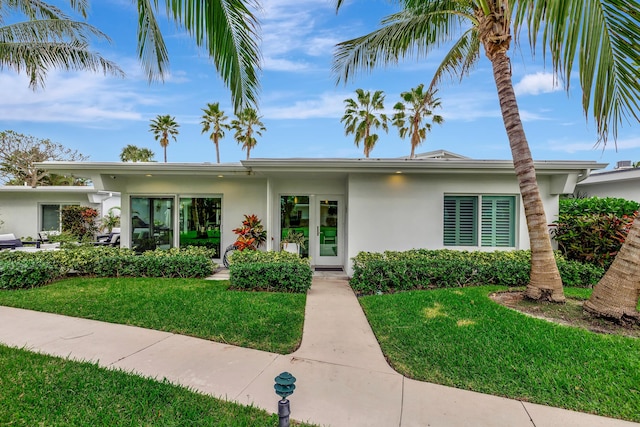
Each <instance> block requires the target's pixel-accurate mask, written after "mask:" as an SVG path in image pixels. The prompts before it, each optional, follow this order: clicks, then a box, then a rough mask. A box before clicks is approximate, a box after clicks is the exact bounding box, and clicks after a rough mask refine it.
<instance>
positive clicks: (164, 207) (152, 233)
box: [131, 197, 174, 252]
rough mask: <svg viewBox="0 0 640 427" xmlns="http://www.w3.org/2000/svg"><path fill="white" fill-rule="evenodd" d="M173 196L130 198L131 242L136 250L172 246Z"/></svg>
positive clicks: (141, 250)
mask: <svg viewBox="0 0 640 427" xmlns="http://www.w3.org/2000/svg"><path fill="white" fill-rule="evenodd" d="M173 228H174V226H173V197H132V198H131V243H132V247H133V248H134V249H135V250H136V251H138V252H144V251H147V250H154V249H156V248H159V249H169V248H171V247H172V246H173Z"/></svg>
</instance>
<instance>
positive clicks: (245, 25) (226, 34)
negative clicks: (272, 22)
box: [132, 0, 260, 111]
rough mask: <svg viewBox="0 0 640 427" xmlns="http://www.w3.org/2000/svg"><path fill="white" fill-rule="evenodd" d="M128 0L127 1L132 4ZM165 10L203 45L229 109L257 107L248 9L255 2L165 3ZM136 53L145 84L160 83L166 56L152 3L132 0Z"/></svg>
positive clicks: (253, 27) (255, 33)
mask: <svg viewBox="0 0 640 427" xmlns="http://www.w3.org/2000/svg"><path fill="white" fill-rule="evenodd" d="M132 1H133V0H132ZM164 3H165V6H166V7H165V12H164V13H166V15H168V16H169V17H170V18H171V19H173V20H174V21H175V22H176V23H177V24H178V25H180V26H181V27H182V28H184V29H185V30H186V31H187V32H188V33H189V35H191V36H192V37H193V38H194V39H195V42H196V44H197V45H198V46H199V47H204V48H205V49H206V50H207V53H208V54H209V57H210V58H211V59H212V60H213V63H214V65H215V67H216V70H217V71H218V74H219V75H220V77H221V78H222V80H223V81H224V83H225V85H227V86H228V87H229V89H230V90H231V98H232V102H233V106H234V109H235V111H240V110H241V109H242V108H244V107H247V106H255V105H257V92H258V88H259V82H258V70H259V68H260V54H259V50H258V43H259V41H260V36H259V29H260V28H259V24H258V21H257V19H256V18H255V16H254V15H253V14H252V12H251V11H250V10H249V9H250V7H251V8H254V9H256V8H258V6H259V4H260V1H259V0H207V1H191V0H165V2H164ZM137 6H138V14H139V17H138V54H139V56H140V59H141V60H142V64H143V68H144V70H145V72H146V74H147V77H148V78H149V80H155V79H160V80H162V79H163V78H164V76H165V75H166V74H167V72H168V71H167V70H168V64H169V57H168V54H167V49H166V46H165V43H164V39H163V38H162V33H161V31H160V27H159V26H158V22H157V20H156V14H157V13H158V10H157V7H158V1H157V0H137Z"/></svg>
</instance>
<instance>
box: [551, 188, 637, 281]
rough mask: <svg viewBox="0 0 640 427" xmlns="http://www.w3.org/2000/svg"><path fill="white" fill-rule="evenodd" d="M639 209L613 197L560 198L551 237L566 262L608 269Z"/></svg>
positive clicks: (631, 202)
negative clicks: (570, 261) (576, 262)
mask: <svg viewBox="0 0 640 427" xmlns="http://www.w3.org/2000/svg"><path fill="white" fill-rule="evenodd" d="M639 209H640V203H638V202H635V201H633V200H625V199H619V198H612V197H605V198H600V197H590V198H586V199H561V200H560V211H559V214H558V219H557V220H556V221H555V222H554V227H555V228H554V229H553V230H552V234H553V238H554V239H555V240H556V241H557V242H558V248H559V249H560V251H561V252H562V254H563V255H564V256H565V257H566V258H567V259H570V260H575V261H580V262H585V263H590V264H595V265H598V266H601V267H604V268H605V269H607V268H609V266H610V265H611V263H612V262H613V260H614V259H615V257H616V255H617V254H618V251H620V248H621V247H622V244H623V243H624V241H625V239H626V237H627V233H628V232H629V229H630V228H631V224H633V220H634V218H635V217H636V216H637V215H638V210H639Z"/></svg>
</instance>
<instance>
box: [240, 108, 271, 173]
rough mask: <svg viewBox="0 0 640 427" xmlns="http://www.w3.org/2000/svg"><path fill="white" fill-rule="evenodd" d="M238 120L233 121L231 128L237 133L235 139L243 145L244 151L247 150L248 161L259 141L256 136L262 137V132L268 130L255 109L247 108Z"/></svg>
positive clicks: (241, 112)
mask: <svg viewBox="0 0 640 427" xmlns="http://www.w3.org/2000/svg"><path fill="white" fill-rule="evenodd" d="M236 117H237V119H235V120H232V121H231V127H232V128H233V129H234V130H235V131H236V133H235V135H234V138H235V139H236V141H238V144H242V149H243V150H247V160H249V156H250V154H251V149H252V148H253V147H255V146H256V144H257V143H258V141H257V140H256V138H255V136H254V135H258V136H262V132H264V131H266V130H267V128H265V127H264V124H263V123H262V122H261V121H260V119H261V117H259V116H258V112H257V111H256V110H254V109H253V108H245V109H244V110H242V111H240V112H239V113H238V114H237V115H236Z"/></svg>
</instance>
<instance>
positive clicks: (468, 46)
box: [429, 27, 481, 90]
mask: <svg viewBox="0 0 640 427" xmlns="http://www.w3.org/2000/svg"><path fill="white" fill-rule="evenodd" d="M480 51H481V50H480V38H479V37H478V33H477V31H475V27H474V28H469V29H468V30H467V31H465V32H464V33H463V34H462V36H461V37H460V38H459V39H458V40H456V41H455V43H454V44H453V46H452V47H451V49H449V51H448V52H447V54H446V55H445V56H444V58H443V59H442V62H440V65H439V66H438V68H436V71H435V73H434V74H433V78H432V80H431V83H430V84H429V90H433V89H434V88H435V87H436V86H438V85H439V84H440V82H441V81H442V80H443V79H444V78H445V77H446V76H449V77H450V78H452V79H453V78H459V79H460V80H462V79H463V78H464V77H465V76H467V75H469V73H470V72H471V70H472V69H473V67H474V66H475V64H477V63H478V60H479V59H480Z"/></svg>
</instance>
